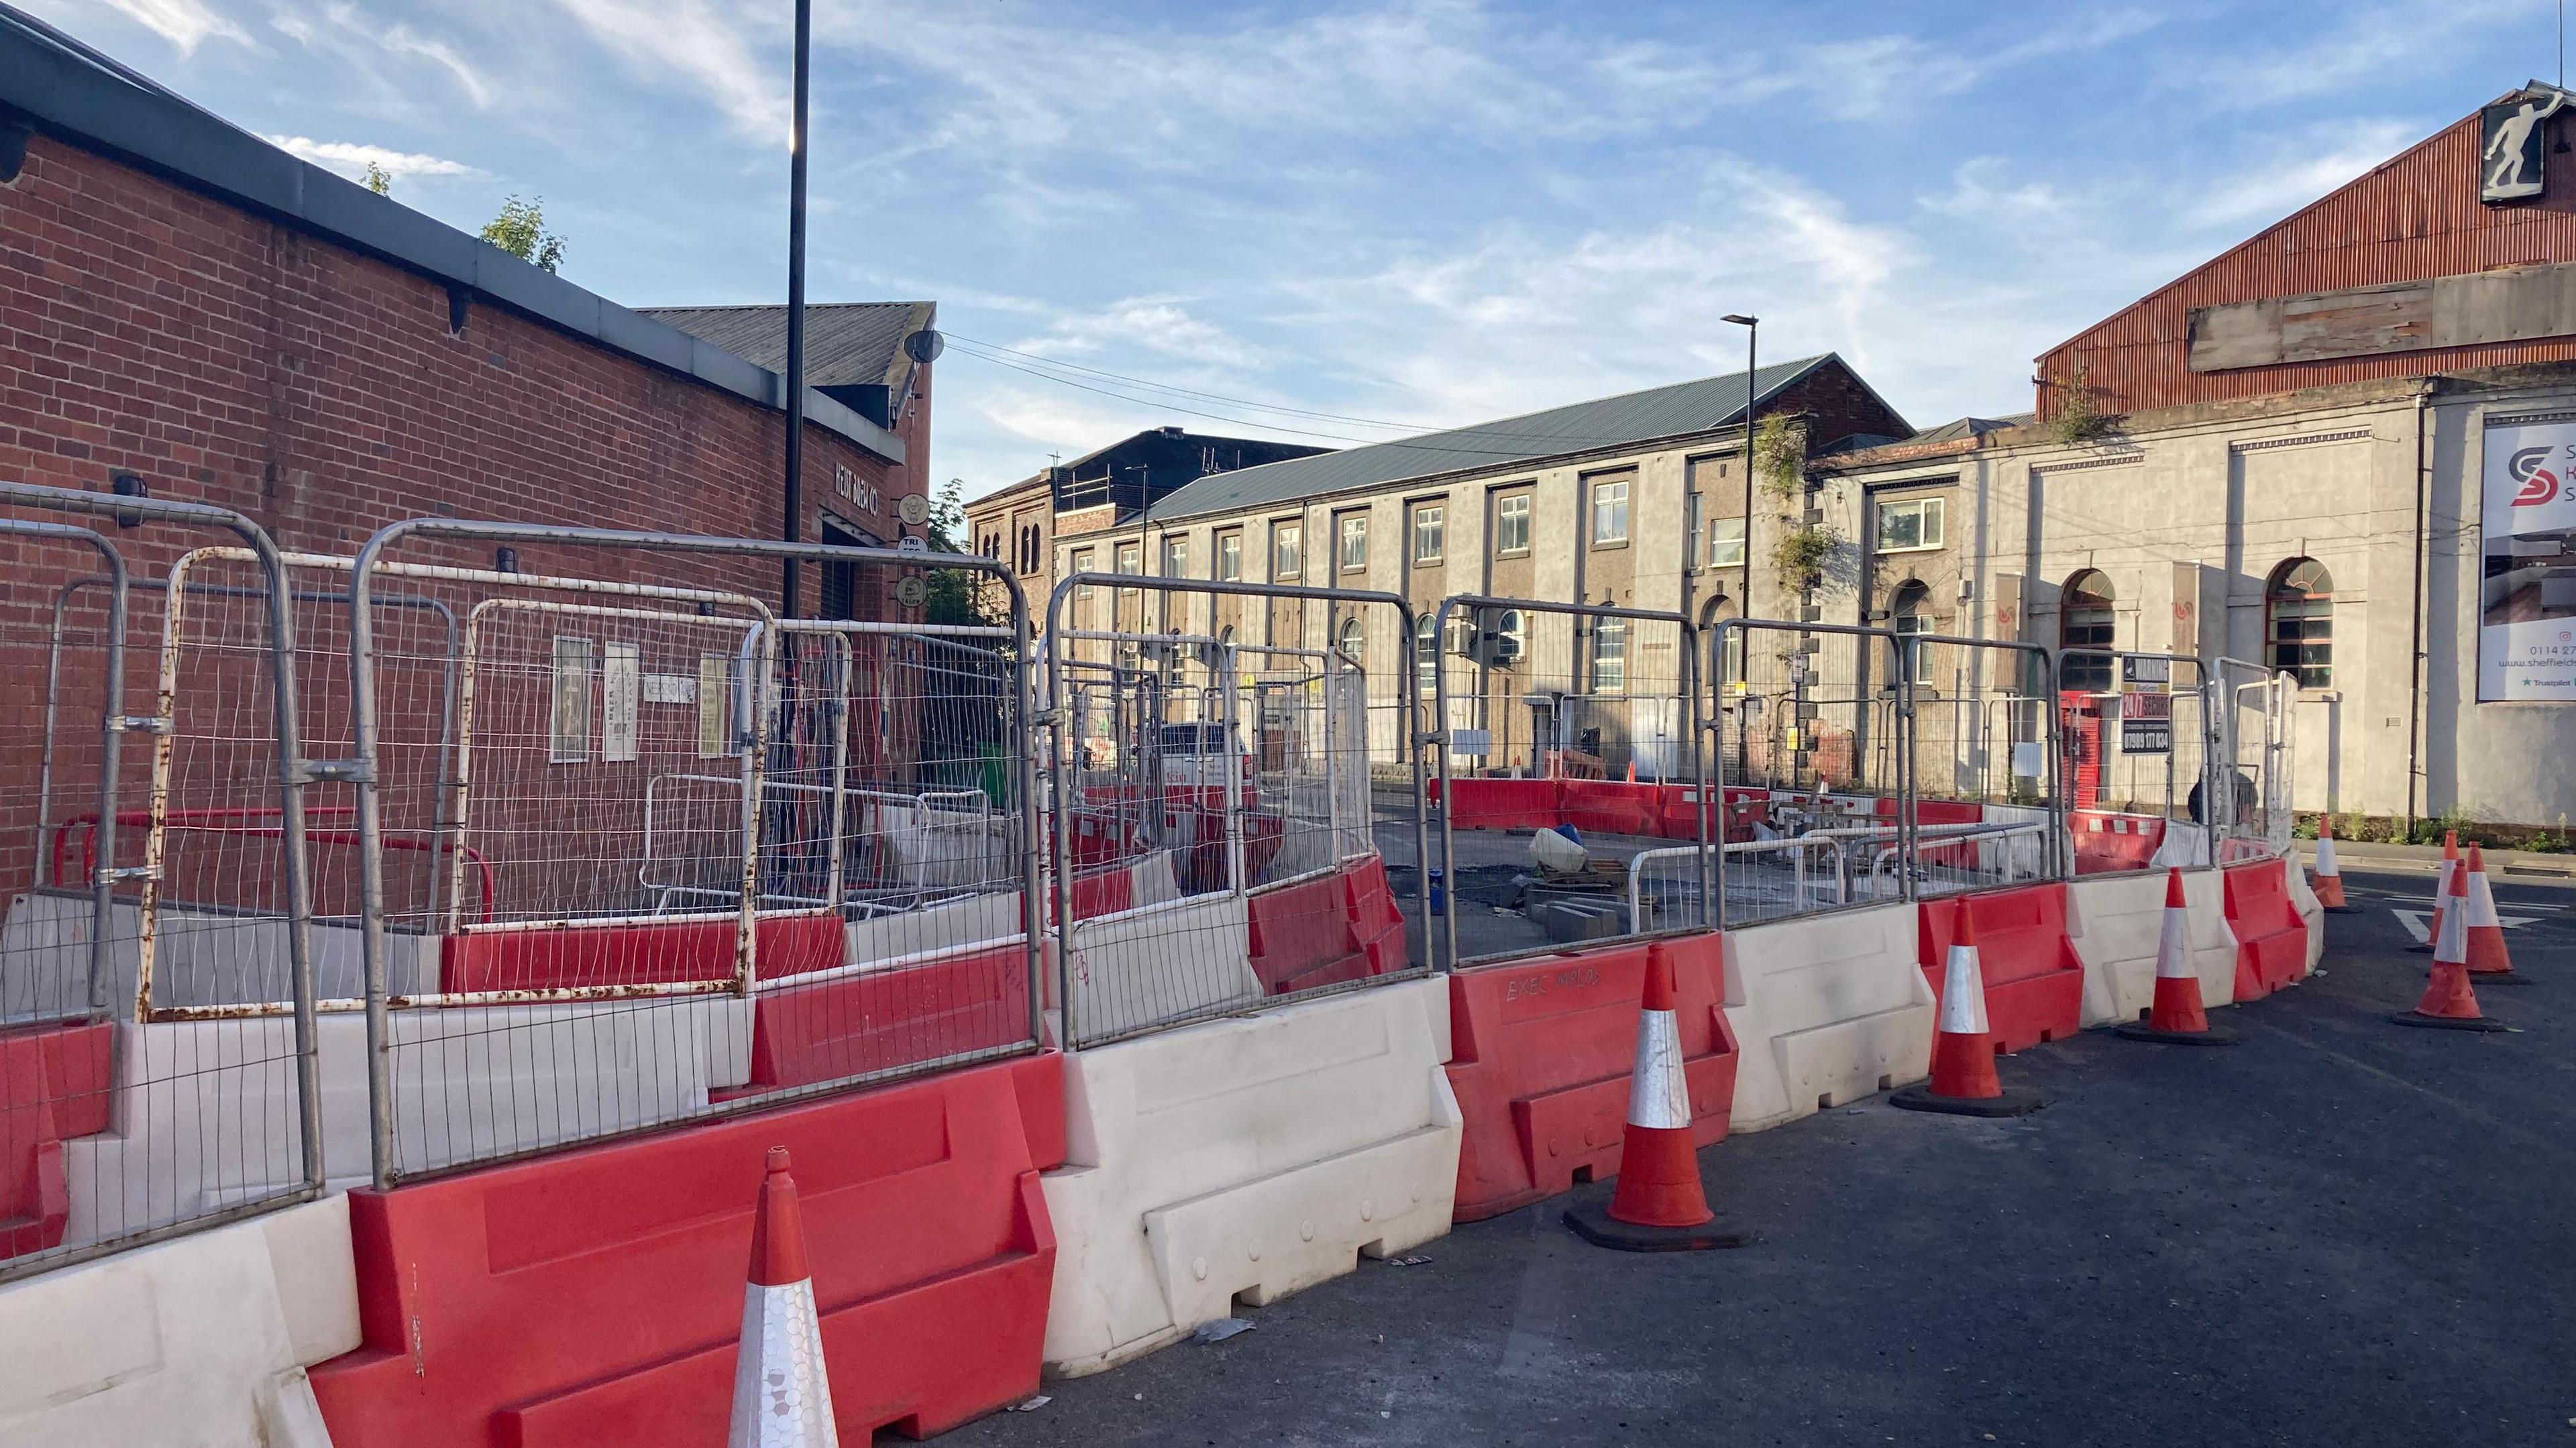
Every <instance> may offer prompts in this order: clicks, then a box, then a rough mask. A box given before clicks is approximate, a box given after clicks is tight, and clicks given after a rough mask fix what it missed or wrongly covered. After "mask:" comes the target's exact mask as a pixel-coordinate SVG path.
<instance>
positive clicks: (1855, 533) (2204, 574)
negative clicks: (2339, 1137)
mask: <svg viewBox="0 0 2576 1448" xmlns="http://www.w3.org/2000/svg"><path fill="white" fill-rule="evenodd" d="M2555 94H2556V93H2555V92H2554V91H2551V90H2549V89H2548V88H2546V87H2534V88H2533V89H2531V90H2529V91H2527V92H2517V93H2515V94H2513V95H2508V96H2506V97H2504V98H2502V99H2501V100H2499V101H2498V102H2497V103H2495V105H2493V106H2490V107H2488V108H2487V109H2486V110H2485V111H2483V112H2482V113H2481V114H2479V115H2472V116H2469V117H2467V118H2465V119H2463V120H2461V121H2460V122H2458V123H2457V124H2455V125H2452V126H2450V127H2447V128H2446V129H2444V130H2443V131H2441V132H2440V133H2439V134H2437V135H2434V136H2433V137H2431V138H2430V139H2428V140H2426V141H2424V142H2423V143H2421V144H2419V145H2417V146H2415V147H2413V148H2411V149H2409V150H2407V151H2406V152H2404V153H2403V154H2401V155H2399V156H2397V157H2395V158H2394V159H2392V160H2390V161H2388V162H2387V163H2386V164H2384V165H2381V166H2380V167H2378V168H2377V169H2375V170H2373V171H2372V172H2370V173H2369V174H2368V175H2366V176H2363V177H2362V178H2360V179H2359V180H2356V181H2354V182H2352V183H2351V184H2350V185H2348V186H2345V187H2343V188H2341V189H2340V190H2337V191H2336V192H2334V193H2333V194H2332V195H2329V196H2327V197H2325V198H2324V199H2322V200H2320V201H2318V202H2317V203H2315V204H2314V205H2312V206H2309V207H2307V208H2305V209H2304V210H2302V211H2300V212H2298V213H2297V214H2296V215H2293V216H2291V217H2289V218H2288V219H2286V220H2284V221H2282V222H2280V223H2279V224H2277V225H2275V226H2272V227H2270V228H2268V229H2266V230H2265V231H2263V232H2262V233H2261V234H2259V235H2257V236H2255V237H2254V238H2252V239H2250V240H2248V241H2247V242H2245V243H2244V244H2243V245H2241V246H2239V247H2236V248H2235V249H2233V250H2231V251H2229V252H2227V253H2226V254H2224V255H2222V256H2220V257H2218V258H2216V259H2214V260H2212V261H2210V262H2209V263H2207V264H2206V265H2204V266H2201V267H2199V268H2196V269H2195V270H2193V271H2191V272H2189V273H2187V274H2186V275H2184V276H2182V277H2180V278H2177V279H2176V280H2175V281H2173V282H2172V283H2170V284H2168V285H2166V286H2164V287H2162V288H2159V289H2158V290H2156V291H2155V292H2153V293H2151V294H2149V295H2148V296H2147V297H2145V298H2143V299H2141V300H2140V301H2138V302H2137V303H2135V304H2134V305H2132V306H2130V307H2128V308H2126V309H2124V310H2122V311H2120V312H2119V313H2117V314H2115V315H2113V316H2111V317H2109V318H2106V319H2105V320H2103V321H2102V322H2101V323H2099V324H2097V325H2095V326H2093V327H2090V328H2088V329H2086V330H2085V331H2084V332H2082V333H2081V334H2079V335H2077V336H2076V337H2074V338H2072V339H2070V340H2069V341H2067V342H2066V343H2064V344H2063V345H2061V346H2059V347H2057V348H2055V349H2053V350H2051V351H2050V352H2049V353H2047V354H2046V355H2045V356H2043V357H2041V358H2040V359H2039V365H2038V384H2037V386H2038V398H2037V404H2038V406H2037V413H2036V416H2028V415H2025V416H2023V417H2018V418H2007V419H1997V420H1976V419H1969V420H1963V421H1961V422H1958V423H1953V424H1951V425H1950V426H1949V427H1947V428H1944V429H1941V430H1939V431H1936V432H1932V433H1926V434H1923V435H1921V436H1919V437H1915V438H1910V439H1907V440H1905V441H1903V442H1897V443H1891V444H1885V445H1881V446H1877V447H1869V448H1860V449H1852V450H1847V451H1844V452H1841V453H1839V454H1836V455H1833V456H1829V457H1824V458H1821V459H1818V460H1817V461H1816V462H1815V464H1814V465H1813V466H1812V469H1811V476H1810V485H1811V487H1812V488H1813V489H1814V490H1815V496H1816V499H1817V501H1818V502H1819V504H1820V505H1822V506H1824V507H1826V509H1827V510H1828V512H1829V513H1830V514H1831V515H1832V516H1834V517H1835V518H1836V519H1837V520H1838V521H1839V522H1840V524H1841V526H1842V528H1843V529H1844V531H1845V535H1846V536H1847V537H1849V538H1850V539H1852V540H1853V541H1854V548H1853V553H1854V555H1855V556H1854V558H1853V560H1852V561H1853V562H1854V563H1855V564H1856V565H1857V566H1856V567H1855V568H1852V569H1850V570H1846V573H1847V575H1849V576H1854V577H1856V578H1857V579H1858V580H1859V581H1858V584H1857V585H1856V587H1855V588H1854V589H1853V590H1852V592H1851V594H1850V595H1849V596H1846V597H1844V598H1841V599H1838V600H1835V601H1833V602H1832V603H1831V605H1830V607H1829V613H1828V616H1830V617H1837V618H1841V619H1845V620H1849V619H1853V618H1856V617H1862V616H1866V617H1868V618H1870V619H1872V620H1875V621H1883V622H1893V623H1894V624H1895V626H1897V627H1899V628H1900V629H1920V630H1926V631H1938V632H1967V633H1972V634H1976V635H1979V636H1985V637H1998V638H2018V639H2024V640H2031V641H2037V642H2041V643H2046V644H2051V645H2073V644H2082V643H2099V642H2110V643H2115V644H2116V645H2117V646H2118V647H2120V648H2123V649H2136V650H2145V651H2166V650H2170V651H2174V652H2180V653H2197V654H2200V655H2202V656H2205V657H2218V656H2226V657H2232V658H2236V659H2241V660H2245V661H2247V662H2248V663H2251V664H2256V665H2259V666H2261V667H2263V668H2265V669H2276V670H2289V671H2291V672H2293V673H2295V674H2296V675H2297V678H2298V682H2299V686H2300V687H2299V693H2298V699H2297V703H2296V705H2295V706H2294V710H2293V717H2294V721H2295V723H2294V728H2295V740H2296V745H2297V752H2296V778H2295V797H2296V802H2297V805H2298V807H2299V808H2300V809H2302V810H2309V811H2334V812H2337V813H2341V814H2358V815H2364V816H2372V817H2382V818H2390V819H2396V820H2407V821H2411V820H2414V819H2420V818H2423V817H2427V816H2438V815H2457V816H2462V817H2465V818H2467V819H2470V820H2475V821H2480V822H2487V823H2499V824H2510V825H2523V826H2545V827H2550V828H2553V829H2557V828H2563V827H2564V826H2565V825H2566V823H2567V821H2568V818H2569V816H2570V815H2571V814H2576V767H2571V765H2570V763H2569V753H2570V750H2569V745H2570V743H2571V742H2576V716H2571V714H2570V709H2571V705H2576V639H2571V636H2570V630H2576V556H2571V554H2576V547H2571V544H2570V539H2571V538H2576V503H2571V501H2570V500H2569V498H2568V487H2569V484H2568V482H2567V481H2566V479H2567V477H2568V473H2569V468H2568V465H2567V464H2568V460H2569V459H2570V458H2571V457H2576V451H2571V448H2576V165H2571V164H2569V159H2568V158H2567V157H2566V156H2564V155H2562V154H2558V153H2560V152H2562V151H2563V150H2564V148H2565V146H2566V143H2567V140H2566V137H2565V133H2567V132H2568V131H2569V128H2570V127H2571V124H2576V109H2560V108H2558V107H2557V106H2556V105H2554V104H2553V103H2552V99H2551V98H2552V97H2553V96H2554V95H2555ZM2526 106H2528V107H2531V108H2532V109H2533V110H2534V111H2535V113H2537V114H2538V116H2539V122H2540V123H2539V124H2538V125H2537V126H2534V127H2530V128H2528V133H2527V142H2528V144H2527V147H2526V150H2527V154H2526V155H2525V156H2523V157H2522V160H2523V162H2524V170H2523V172H2522V174H2521V176H2520V177H2519V178H2516V177H2515V176H2513V175H2511V174H2510V170H2509V166H2508V167H2507V168H2506V169H2507V172H2508V174H2505V175H2503V176H2501V177H2500V176H2499V175H2498V172H2499V168H2500V163H2509V162H2510V161H2511V160H2512V159H2513V158H2512V157H2509V156H2507V157H2499V156H2497V155H2495V154H2492V153H2491V152H2490V147H2489V142H2490V141H2492V140H2493V139H2494V137H2495V135H2496V133H2497V132H2498V130H2499V129H2500V128H2502V127H2505V126H2509V125H2511V124H2512V122H2513V120H2514V118H2515V116H2516V115H2517V113H2519V112H2520V111H2522V110H2523V109H2524V108H2525V107H2526ZM2508 139H2510V138H2508ZM2499 181H2501V182H2503V183H2504V184H2502V185H2498V184H2496V183H2497V182H2499ZM2499 191H2504V192H2507V193H2511V194H2504V195H2498V194H2496V193H2497V192H2499ZM2249 676H2250V673H2248V674H2241V675H2239V677H2249ZM2064 682H2065V683H2066V684H2068V685H2069V686H2071V687H2075V688H2095V687H2101V686H2103V684H2104V682H2105V681H2104V680H2102V679H2100V678H2098V677H2090V676H2088V674H2087V671H2086V670H2085V669H2084V668H2083V667H2082V666H2081V665H2080V664H2079V665H2078V667H2077V668H2076V669H2074V670H2073V671H2071V673H2070V677H2069V678H2068V679H2067V680H2065V681H2064Z"/></svg>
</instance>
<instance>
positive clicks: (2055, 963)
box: [1916, 885, 2084, 1052]
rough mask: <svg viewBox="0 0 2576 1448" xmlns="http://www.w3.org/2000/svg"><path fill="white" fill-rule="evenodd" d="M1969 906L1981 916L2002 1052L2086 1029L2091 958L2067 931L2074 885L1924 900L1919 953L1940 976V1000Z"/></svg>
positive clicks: (1992, 1027)
mask: <svg viewBox="0 0 2576 1448" xmlns="http://www.w3.org/2000/svg"><path fill="white" fill-rule="evenodd" d="M1962 910H1966V911H1969V912H1971V913H1972V916H1973V918H1974V920H1975V922H1976V929H1977V964H1978V965H1979V966H1980V967H1982V968H1983V970H1984V972H1985V978H1986V1019H1987V1022H1988V1030H1989V1031H1990V1033H1991V1034H1992V1035H1993V1037H1994V1041H1995V1049H1996V1051H1998V1052H2007V1051H2018V1050H2021V1049H2022V1048H2024V1047H2026V1046H2036V1045H2038V1044H2039V1043H2040V1042H2042V1041H2054V1040H2059V1039H2061V1038H2063V1037H2067V1036H2071V1035H2074V1034H2075V1033H2076V1031H2077V1030H2079V1029H2081V1027H2080V1025H2079V1020H2080V1018H2081V1016H2082V1014H2083V1008H2084V962H2083V960H2082V958H2081V957H2079V956H2077V955H2076V953H2075V942H2074V941H2073V940H2071V939H2069V938H2068V936H2067V933H2066V887H2065V886H2064V885H2029V886H2024V887H2023V888H2021V889H2018V890H1997V891H1993V892H1991V893H1988V894H1982V895H1962V896H1959V897H1958V898H1956V899H1951V900H1926V901H1924V902H1923V910H1922V918H1921V928H1920V929H1919V930H1918V931H1917V932H1916V939H1917V940H1918V941H1919V942H1920V945H1921V950H1920V953H1919V954H1918V956H1917V957H1916V958H1917V960H1918V961H1919V962H1920V963H1921V965H1922V966H1923V973H1924V975H1926V976H1927V977H1929V978H1930V979H1931V981H1932V994H1933V997H1934V999H1935V1000H1938V999H1939V997H1940V994H1941V984H1942V978H1943V976H1944V974H1945V972H1944V970H1943V966H1944V965H1945V964H1946V963H1947V962H1948V960H1949V958H1950V942H1951V940H1953V939H1954V938H1956V937H1957V935H1958V930H1959V925H1958V921H1959V912H1960V911H1962ZM1934 1018H1935V1019H1936V1020H1937V1019H1938V1018H1939V1015H1938V1012H1935V1015H1934Z"/></svg>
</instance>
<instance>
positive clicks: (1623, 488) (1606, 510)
mask: <svg viewBox="0 0 2576 1448" xmlns="http://www.w3.org/2000/svg"><path fill="white" fill-rule="evenodd" d="M1627 541H1628V479H1627V478H1625V477H1618V478H1604V479H1602V480H1601V481H1599V482H1597V483H1594V484H1593V485H1592V546H1593V547H1595V548H1600V547H1603V546H1605V545H1608V544H1613V543H1625V542H1627Z"/></svg>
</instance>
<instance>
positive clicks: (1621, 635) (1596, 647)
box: [1592, 618, 1628, 694]
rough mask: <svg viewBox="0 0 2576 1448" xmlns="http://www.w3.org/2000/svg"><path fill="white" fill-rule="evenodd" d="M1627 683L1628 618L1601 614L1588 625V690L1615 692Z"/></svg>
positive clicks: (1606, 692) (1623, 687)
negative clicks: (1590, 656) (1589, 664)
mask: <svg viewBox="0 0 2576 1448" xmlns="http://www.w3.org/2000/svg"><path fill="white" fill-rule="evenodd" d="M1627 687H1628V621H1627V620H1626V619H1624V618H1605V619H1603V620H1601V621H1600V622H1599V623H1597V624H1595V625H1593V628H1592V692H1593V693H1596V694H1616V693H1618V692H1620V691H1621V690H1624V689H1626V688H1627Z"/></svg>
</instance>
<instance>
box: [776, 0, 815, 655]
mask: <svg viewBox="0 0 2576 1448" xmlns="http://www.w3.org/2000/svg"><path fill="white" fill-rule="evenodd" d="M813 46H814V3H813V0H796V79H795V92H796V99H795V116H794V118H793V119H792V120H791V121H790V122H789V123H788V130H787V486H786V489H785V499H786V512H787V521H786V528H785V532H784V536H785V538H786V539H787V541H788V542H790V543H798V542H802V541H804V535H805V521H804V512H805V501H804V496H803V493H804V489H803V486H802V484H803V482H804V470H805V99H806V93H807V90H808V79H807V77H808V74H809V71H810V69H811V65H810V61H811V56H812V51H813ZM780 589H781V597H780V600H779V608H778V612H779V616H780V617H782V618H794V617H796V591H797V590H796V560H795V559H793V558H790V559H787V560H785V562H784V567H783V569H782V576H781V581H780Z"/></svg>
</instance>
